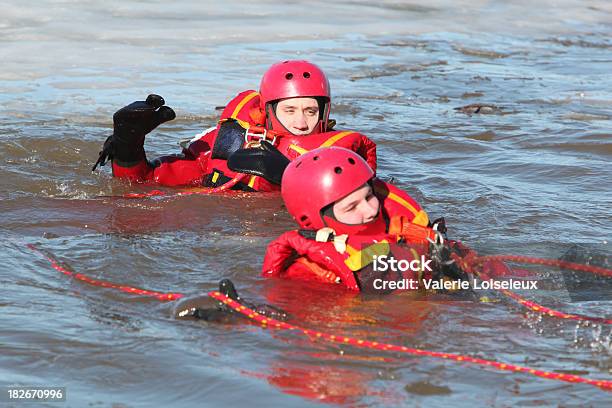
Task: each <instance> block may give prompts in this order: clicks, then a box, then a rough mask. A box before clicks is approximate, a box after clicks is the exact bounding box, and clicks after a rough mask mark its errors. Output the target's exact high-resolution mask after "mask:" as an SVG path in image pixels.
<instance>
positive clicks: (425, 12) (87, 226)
mask: <svg viewBox="0 0 612 408" xmlns="http://www.w3.org/2000/svg"><path fill="white" fill-rule="evenodd" d="M207 3H208V2H206V4H205V5H202V3H201V2H194V1H179V2H146V3H145V2H136V1H130V2H105V3H104V5H102V3H98V2H69V1H37V2H32V4H31V5H28V6H25V5H22V4H21V3H18V2H8V3H6V2H5V3H2V4H1V6H2V10H3V11H2V15H1V16H0V44H1V45H0V60H2V69H1V70H0V117H1V120H0V199H1V202H0V206H1V214H2V215H1V218H0V237H1V241H0V253H1V254H2V255H0V256H1V260H2V262H0V265H1V266H0V285H1V286H2V292H1V293H2V296H1V297H0V330H1V332H0V333H1V334H0V385H8V384H23V385H55V386H65V387H67V402H66V403H65V405H67V406H74V407H82V406H129V407H136V406H161V405H168V406H202V405H221V404H228V405H230V406H231V405H236V404H239V403H242V404H244V403H245V402H247V401H251V402H253V403H257V405H259V404H261V405H263V404H266V405H274V406H276V405H278V406H304V405H313V404H314V403H315V402H316V401H324V402H330V403H337V404H347V405H360V406H369V405H381V404H383V405H398V404H399V405H408V406H412V405H414V406H474V405H487V406H510V405H512V406H514V405H519V406H535V405H542V404H547V405H554V406H557V405H563V406H584V405H587V406H589V405H591V406H606V405H609V402H610V394H609V393H606V392H603V391H601V390H598V389H596V388H593V387H591V386H588V385H573V384H567V383H559V382H554V381H548V380H544V379H536V378H532V377H530V376H526V375H522V374H512V373H505V372H502V373H500V372H494V371H491V370H484V369H481V368H478V367H474V366H468V365H461V364H457V363H453V362H448V361H442V360H435V359H430V358H416V357H407V356H400V355H396V354H393V353H389V354H384V353H377V352H369V351H367V350H357V349H353V348H350V347H339V346H334V345H329V344H325V343H311V342H309V341H307V340H305V339H303V338H299V337H297V336H295V335H292V334H286V333H279V332H270V331H266V330H262V329H261V328H259V327H257V326H252V325H248V324H238V325H209V324H205V323H200V322H192V321H181V320H177V319H175V318H174V314H173V313H174V312H173V309H174V307H175V305H174V304H160V303H159V302H156V301H152V300H147V299H142V298H138V297H134V296H130V295H127V294H123V293H117V292H113V291H111V290H107V289H101V288H97V287H91V286H87V285H85V284H82V283H80V282H78V281H74V280H71V279H70V278H68V277H66V276H64V275H60V274H58V272H57V271H55V270H54V269H52V268H51V267H50V265H49V263H48V262H47V261H46V260H44V259H43V258H41V257H40V256H38V255H36V254H35V253H32V252H31V251H30V250H28V249H27V248H26V246H25V245H26V244H28V243H34V244H36V245H37V246H38V247H40V248H41V249H44V250H46V251H49V252H50V253H53V254H54V255H55V256H56V257H57V258H58V259H60V261H61V262H62V264H63V265H64V266H65V267H68V268H71V269H72V270H75V271H78V272H82V273H86V274H88V275H90V276H93V277H96V278H99V279H107V280H110V281H114V282H119V283H123V284H126V285H133V286H138V287H144V288H148V289H153V290H159V291H176V292H182V293H186V294H188V295H193V296H197V295H200V294H203V293H205V292H207V291H209V290H211V289H214V288H215V287H216V284H217V282H218V281H219V279H221V278H223V277H228V278H232V279H233V280H234V281H235V282H236V283H237V285H238V287H239V288H240V289H241V290H242V291H243V292H244V295H245V297H247V298H250V299H253V300H256V301H259V302H269V303H273V304H275V305H277V306H280V307H282V308H285V309H287V310H288V311H290V312H291V313H292V314H293V316H294V318H295V319H296V321H300V322H301V323H302V324H303V325H304V326H307V327H311V328H319V329H322V330H327V331H329V332H334V333H342V334H347V335H354V336H357V337H362V338H367V339H370V340H376V341H387V342H392V343H397V344H402V345H406V346H412V347H422V348H426V349H431V350H436V351H448V352H455V353H462V354H469V355H473V356H478V357H483V358H490V359H495V360H500V361H504V362H508V363H515V364H521V365H528V366H531V367H534V368H539V369H545V370H552V371H561V372H569V373H576V374H581V375H584V376H587V377H591V378H602V379H605V378H607V379H610V377H611V373H612V334H611V330H610V327H607V326H601V325H597V324H586V323H577V322H573V321H559V320H555V319H552V318H542V317H539V316H536V315H534V314H531V313H525V311H524V310H523V309H521V308H519V307H518V306H516V305H515V304H514V303H512V302H510V301H506V300H502V301H500V302H496V303H474V302H469V301H463V302H458V301H454V302H449V301H422V300H415V299H413V298H410V297H407V296H393V297H387V298H383V299H378V298H377V299H371V298H359V297H353V296H351V295H347V294H345V293H338V292H329V291H327V290H325V289H322V288H310V287H301V286H298V285H295V284H294V283H290V282H279V281H263V280H262V279H261V278H260V277H259V273H260V268H261V261H262V259H263V254H264V251H265V246H266V244H267V243H268V242H269V241H270V240H271V239H273V238H275V237H276V236H278V235H279V234H280V233H282V232H284V231H285V230H287V229H290V228H292V227H293V224H292V222H291V220H290V219H289V217H288V215H287V213H286V212H285V210H284V209H283V208H282V207H281V203H280V199H279V197H278V196H274V195H270V196H265V195H250V196H231V197H228V196H225V197H207V196H189V197H169V198H157V199H143V200H122V199H112V198H99V196H108V195H117V194H121V193H123V192H127V191H130V190H133V188H132V189H131V188H129V187H128V186H125V185H123V184H122V183H119V182H116V181H113V180H112V179H111V176H110V174H109V171H108V169H107V168H105V169H104V170H103V171H101V172H96V173H94V174H92V173H91V172H90V168H91V165H92V164H93V162H94V161H95V158H96V157H97V153H98V151H99V150H100V146H101V144H102V142H103V141H104V139H105V138H106V136H107V135H108V134H109V133H110V132H111V130H112V120H111V117H112V113H113V112H114V111H115V110H117V109H118V108H120V107H121V106H123V105H125V104H127V103H129V102H131V101H133V100H136V99H142V98H144V97H145V96H146V95H147V94H148V93H150V92H156V93H159V94H161V95H163V96H164V98H165V99H166V101H167V103H168V105H170V106H172V107H174V108H175V109H176V111H177V114H178V117H177V119H176V120H175V121H173V122H170V123H168V124H165V125H163V126H162V127H161V128H160V129H158V130H156V131H155V132H153V134H151V135H149V137H148V138H147V150H148V152H149V156H150V157H154V156H156V155H158V154H166V153H174V152H178V147H177V142H178V140H179V139H183V138H188V137H191V136H192V135H194V134H196V133H198V132H200V131H201V130H202V129H204V128H207V127H210V126H212V125H214V124H215V121H216V118H217V115H218V112H217V111H215V109H214V108H215V106H218V105H223V104H225V102H226V101H227V100H228V99H229V98H231V97H232V96H233V95H235V94H236V93H237V92H239V91H241V90H243V89H248V88H256V87H257V86H258V83H259V78H260V76H261V74H262V73H263V72H264V70H265V69H266V68H267V67H268V66H269V65H270V64H271V63H273V62H276V61H278V60H281V59H284V58H307V59H311V60H313V61H315V62H316V63H317V64H319V65H321V66H322V67H323V69H324V70H325V71H326V72H327V73H328V75H329V77H330V80H331V85H332V93H333V98H334V99H333V111H332V117H334V118H336V119H337V121H338V123H339V125H338V128H346V129H356V130H359V131H361V132H363V133H365V134H366V135H368V136H370V137H371V138H372V139H373V140H375V141H376V142H377V143H378V146H379V149H378V152H379V165H380V172H379V174H380V175H381V176H382V177H384V178H388V177H394V178H395V179H396V182H397V184H398V185H399V186H400V187H402V188H405V189H406V190H408V191H409V192H410V193H411V194H412V195H413V196H414V197H415V198H416V199H417V200H418V201H419V202H420V203H421V204H422V205H423V206H424V207H425V208H426V209H427V211H428V213H429V214H430V215H431V216H432V217H434V218H435V217H438V216H441V215H444V216H445V217H446V218H447V223H448V224H449V226H450V234H451V235H452V237H456V238H459V239H461V240H463V241H464V242H466V243H468V244H469V245H471V246H473V247H475V248H477V249H479V250H481V251H483V252H490V253H499V252H510V253H520V254H525V255H537V256H546V257H553V258H554V257H557V256H560V255H561V254H562V253H563V252H564V251H565V250H566V249H567V248H568V247H570V246H571V244H573V243H584V244H589V245H591V247H590V248H593V247H596V248H597V250H598V251H599V252H600V253H603V255H604V256H606V255H609V253H610V246H609V239H610V236H611V235H612V234H611V232H612V222H611V221H612V217H611V210H610V208H612V193H611V191H612V181H611V180H612V167H611V165H610V162H611V159H612V120H611V119H612V109H611V107H612V75H611V74H610V73H611V72H612V42H611V41H610V34H611V33H612V25H611V23H612V7H611V6H610V3H609V2H606V1H569V0H566V1H557V2H553V1H541V2H527V1H518V2H512V3H511V4H506V2H502V1H487V2H485V1H480V2H479V1H470V2H462V1H459V2H450V1H448V2H447V1H439V2H421V1H416V2H403V1H385V2H382V3H381V4H380V5H379V6H376V7H374V6H371V5H368V3H366V2H361V1H343V2H336V3H334V4H333V5H330V4H328V2H318V1H315V2H303V3H302V2H297V3H291V4H280V3H279V2H276V1H266V2H261V3H259V2H258V3H257V5H256V4H255V3H253V4H251V3H246V4H242V3H240V2H237V1H229V2H224V4H223V6H221V5H218V4H207ZM211 3H212V2H211ZM532 3H536V4H532ZM42 10H44V12H42ZM258 39H259V40H260V41H257V40H258ZM475 103H478V104H488V105H493V107H487V106H488V105H487V106H485V107H484V108H481V110H480V111H479V112H480V113H472V112H473V111H475V110H476V108H471V109H468V108H466V109H456V108H461V107H464V106H466V105H470V104H475ZM135 190H136V191H146V190H147V188H146V187H137V188H135ZM536 270H537V271H538V273H540V274H541V276H543V277H544V281H546V282H548V286H547V289H546V290H542V291H540V292H538V293H531V294H529V296H530V297H531V298H533V299H535V300H537V301H541V302H542V303H544V304H546V305H548V306H550V307H555V308H559V309H562V310H566V311H575V312H580V313H585V314H591V315H596V316H606V315H607V316H610V309H611V308H610V305H611V299H610V296H609V294H610V293H611V292H612V291H610V290H609V289H610V284H609V282H606V281H604V280H599V281H595V283H594V284H593V285H595V286H594V287H592V288H591V289H589V290H592V292H589V291H587V292H586V293H582V295H584V296H583V297H586V298H588V299H593V300H592V301H574V302H572V301H571V300H572V299H574V300H575V298H572V297H568V292H567V290H565V287H564V285H563V284H562V283H561V281H563V279H560V275H559V274H558V272H556V271H551V270H549V269H547V268H537V269H536ZM572 279H585V277H584V275H580V274H579V275H576V276H575V277H574V278H572ZM593 285H592V286H593ZM606 295H608V296H606ZM606 401H608V403H606ZM54 406H55V405H54Z"/></svg>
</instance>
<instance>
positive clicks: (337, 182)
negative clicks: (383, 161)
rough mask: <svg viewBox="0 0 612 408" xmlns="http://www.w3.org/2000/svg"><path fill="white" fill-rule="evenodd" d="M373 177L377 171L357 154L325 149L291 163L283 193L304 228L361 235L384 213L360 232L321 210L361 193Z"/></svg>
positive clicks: (348, 151)
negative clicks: (357, 192) (357, 191)
mask: <svg viewBox="0 0 612 408" xmlns="http://www.w3.org/2000/svg"><path fill="white" fill-rule="evenodd" d="M372 177H374V171H373V170H372V169H371V168H370V166H368V163H366V161H365V160H364V159H363V158H362V157H361V156H359V155H358V154H357V153H355V152H353V151H352V150H348V149H345V148H343V147H322V148H318V149H315V150H313V151H311V152H308V153H306V154H304V155H302V156H300V157H298V158H297V159H295V160H294V161H292V162H291V163H289V166H287V168H286V169H285V172H284V173H283V179H282V185H281V194H282V196H283V200H284V201H285V205H286V206H287V210H288V211H289V214H291V215H292V216H293V218H294V219H295V220H296V221H297V223H298V224H299V226H300V228H306V229H312V230H319V229H321V228H323V227H326V226H329V227H332V228H333V229H334V230H335V231H336V233H338V234H343V233H357V232H361V231H362V230H363V229H364V228H362V227H363V226H371V224H373V223H375V222H376V221H381V220H382V218H383V217H382V216H381V214H380V211H381V210H379V217H377V220H376V221H371V222H369V223H367V224H362V225H360V226H359V229H358V230H356V229H353V228H350V227H351V226H350V225H347V224H343V223H340V222H339V221H337V220H334V219H331V218H330V217H328V216H323V215H322V214H321V210H323V209H324V208H325V207H327V206H328V205H330V204H332V203H334V202H336V201H338V200H340V199H341V198H343V197H345V196H347V195H349V194H350V193H352V192H353V191H355V190H357V189H358V188H359V187H361V186H363V185H364V184H365V183H367V182H368V181H370V180H371V179H372ZM382 221H383V222H384V220H382ZM355 227H357V226H355ZM377 227H380V226H377Z"/></svg>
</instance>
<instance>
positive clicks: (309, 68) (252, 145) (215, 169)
mask: <svg viewBox="0 0 612 408" xmlns="http://www.w3.org/2000/svg"><path fill="white" fill-rule="evenodd" d="M164 105H165V101H164V99H163V98H162V97H161V96H159V95H149V97H148V98H147V99H146V101H138V102H134V103H132V104H130V105H127V106H125V107H124V108H122V109H120V110H119V111H117V112H116V113H115V114H114V116H113V125H114V132H113V135H112V136H110V137H109V138H108V139H107V140H106V142H105V143H104V147H103V150H102V151H101V152H100V156H99V158H98V161H97V163H96V165H94V169H95V168H96V166H97V165H98V164H100V165H104V164H105V163H106V161H107V160H111V161H112V169H113V175H114V177H118V178H122V179H127V180H130V181H133V182H154V183H158V184H161V185H165V186H205V187H220V186H222V185H224V184H225V183H228V182H230V181H233V182H234V183H233V184H234V185H233V187H232V188H233V189H236V190H244V191H274V190H278V189H279V188H280V187H279V184H280V177H281V174H282V170H283V169H284V167H285V165H286V163H285V162H283V160H286V159H288V160H293V159H295V158H297V157H299V156H300V155H301V154H303V153H306V152H308V151H310V150H313V149H315V148H318V147H321V146H342V147H346V148H349V149H351V150H353V151H355V152H357V153H358V154H359V155H360V156H361V157H363V158H364V159H365V160H366V161H367V163H368V165H369V166H370V168H371V169H372V171H376V144H375V143H374V142H372V141H371V140H370V139H368V138H367V137H366V136H364V135H362V134H360V133H358V132H354V131H338V130H334V129H333V127H334V124H335V121H333V120H330V119H329V114H330V108H331V93H330V87H329V81H328V79H327V77H326V75H325V73H324V72H323V71H322V70H321V69H320V68H319V67H318V66H316V65H315V64H312V63H310V62H308V61H300V60H292V61H283V62H279V63H276V64H274V65H272V66H271V67H270V68H269V69H268V70H267V71H266V73H265V74H264V76H263V78H262V80H261V84H260V88H259V92H256V91H254V90H248V91H244V92H241V93H239V94H238V95H237V96H236V97H235V98H234V99H232V100H231V101H230V102H229V103H228V104H227V106H226V107H225V109H224V110H223V113H222V114H221V119H220V120H219V122H218V124H217V126H216V127H214V128H211V129H208V130H206V131H204V132H203V133H202V134H200V135H197V136H196V137H195V138H193V139H192V140H191V143H189V145H187V146H185V147H184V148H183V151H182V154H181V155H173V156H163V157H160V158H157V159H155V160H153V161H148V160H147V157H146V154H145V150H144V140H145V135H147V134H148V133H149V132H151V131H152V130H153V129H155V128H156V127H157V126H159V125H160V124H162V123H164V122H167V121H170V120H173V119H174V118H175V116H176V115H175V113H174V111H173V110H172V108H170V107H168V106H164ZM261 145H263V147H262V146H261ZM237 151H240V152H239V153H238V154H236V152H237ZM279 153H280V154H279ZM270 155H272V157H273V159H269V156H270ZM279 156H280V158H281V159H280V160H279ZM284 158H286V159H284ZM279 163H280V164H279ZM247 173H248V176H247V175H245V174H247ZM236 180H239V181H238V182H236Z"/></svg>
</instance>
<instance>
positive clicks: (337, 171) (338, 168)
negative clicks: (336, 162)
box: [334, 167, 342, 174]
mask: <svg viewBox="0 0 612 408" xmlns="http://www.w3.org/2000/svg"><path fill="white" fill-rule="evenodd" d="M334 172H336V174H342V167H336V168H335V169H334Z"/></svg>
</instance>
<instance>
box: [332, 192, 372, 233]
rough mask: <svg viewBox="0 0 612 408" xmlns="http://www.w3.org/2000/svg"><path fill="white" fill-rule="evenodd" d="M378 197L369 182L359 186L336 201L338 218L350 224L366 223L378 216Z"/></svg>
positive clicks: (335, 207)
mask: <svg viewBox="0 0 612 408" xmlns="http://www.w3.org/2000/svg"><path fill="white" fill-rule="evenodd" d="M378 207H379V202H378V198H376V196H375V195H374V193H373V192H372V187H370V185H369V184H368V183H366V184H364V185H363V186H361V187H359V188H358V189H357V190H355V191H353V192H352V193H351V194H349V195H347V196H346V197H344V198H342V199H340V200H338V201H336V202H335V203H334V206H333V211H334V216H335V217H336V220H338V221H340V222H342V223H344V224H350V225H356V224H365V223H367V222H370V221H374V219H375V218H376V216H378Z"/></svg>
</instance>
